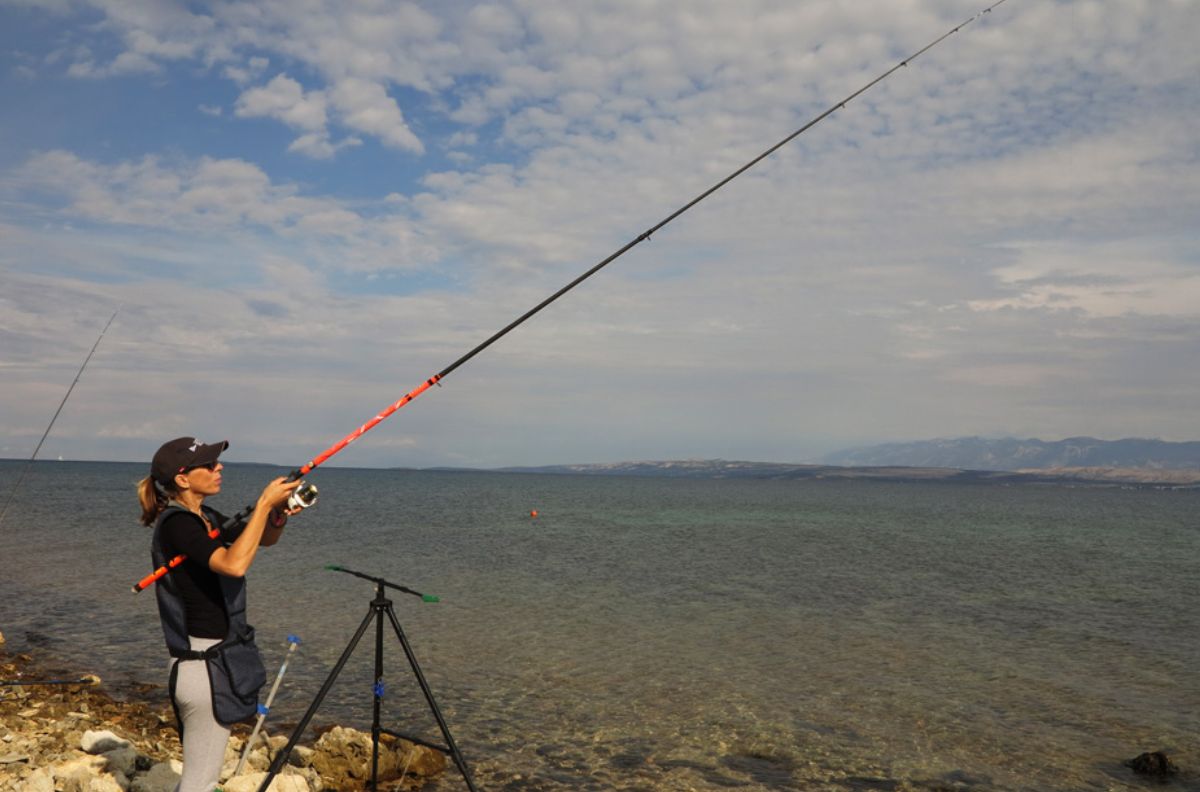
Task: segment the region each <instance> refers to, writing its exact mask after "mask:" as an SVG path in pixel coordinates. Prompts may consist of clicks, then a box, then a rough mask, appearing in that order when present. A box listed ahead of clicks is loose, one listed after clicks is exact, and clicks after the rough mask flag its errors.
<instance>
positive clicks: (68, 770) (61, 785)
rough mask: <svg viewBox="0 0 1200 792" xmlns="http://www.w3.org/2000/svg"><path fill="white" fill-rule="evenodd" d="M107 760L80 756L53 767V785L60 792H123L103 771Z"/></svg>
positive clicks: (112, 778) (110, 776) (111, 777)
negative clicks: (60, 791)
mask: <svg viewBox="0 0 1200 792" xmlns="http://www.w3.org/2000/svg"><path fill="white" fill-rule="evenodd" d="M106 764H107V760H105V759H104V758H103V757H100V756H81V757H79V758H77V759H71V760H68V761H66V762H62V763H60V764H57V765H54V766H53V767H52V768H51V770H52V771H53V773H54V785H55V787H56V788H58V789H60V790H62V792H124V790H123V789H122V788H121V785H120V784H118V783H117V780H116V778H114V777H113V776H112V775H110V774H109V773H107V772H105V771H104V766H105V765H106Z"/></svg>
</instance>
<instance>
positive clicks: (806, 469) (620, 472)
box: [496, 459, 1200, 489]
mask: <svg viewBox="0 0 1200 792" xmlns="http://www.w3.org/2000/svg"><path fill="white" fill-rule="evenodd" d="M496 472H503V473H542V474H559V475H590V476H658V477H669V478H693V479H718V478H720V479H730V478H742V479H776V480H780V479H782V480H805V479H808V480H834V479H842V480H874V481H898V482H899V481H927V482H944V483H948V484H1010V485H1011V484H1078V485H1089V486H1110V487H1112V486H1124V487H1131V486H1132V487H1147V488H1172V489H1175V488H1200V470H1149V469H1142V468H1091V467H1061V468H1045V469H1036V470H1034V469H1030V470H1014V471H1007V470H969V469H961V468H940V467H905V466H900V465H890V466H864V467H847V466H838V465H789V464H783V463H773V462H740V461H728V460H723V459H708V460H686V461H664V462H618V463H612V464H581V465H543V466H539V467H509V468H501V469H500V470H499V471H496Z"/></svg>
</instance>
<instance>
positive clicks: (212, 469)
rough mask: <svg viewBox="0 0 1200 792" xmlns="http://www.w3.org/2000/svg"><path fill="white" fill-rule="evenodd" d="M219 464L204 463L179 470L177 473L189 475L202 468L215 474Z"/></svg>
mask: <svg viewBox="0 0 1200 792" xmlns="http://www.w3.org/2000/svg"><path fill="white" fill-rule="evenodd" d="M219 464H221V463H220V462H215V461H214V462H205V463H203V464H200V465H192V466H191V467H185V468H183V469H182V470H180V471H179V472H180V473H190V472H191V471H193V470H196V469H197V468H204V469H205V470H207V471H208V472H209V473H215V472H216V470H217V465H219Z"/></svg>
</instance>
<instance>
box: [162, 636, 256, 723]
mask: <svg viewBox="0 0 1200 792" xmlns="http://www.w3.org/2000/svg"><path fill="white" fill-rule="evenodd" d="M172 654H174V655H175V656H176V657H177V658H179V659H180V660H203V661H204V662H205V665H206V666H207V667H208V681H209V687H210V688H211V689H212V706H213V716H214V717H215V718H216V719H217V722H218V723H220V724H221V725H223V726H230V725H232V724H234V723H239V722H241V721H244V720H246V719H248V718H251V717H253V716H254V715H256V714H257V713H258V691H259V690H261V689H262V686H263V685H265V684H266V682H267V669H266V666H264V665H263V661H262V655H260V654H259V653H258V647H257V646H255V645H254V628H253V627H250V626H248V625H247V626H246V628H245V629H244V631H243V632H242V634H241V635H239V636H237V637H236V638H230V639H227V640H225V641H222V642H221V643H219V644H217V645H216V646H213V647H211V648H209V649H205V650H204V651H203V652H196V651H186V652H173V653H172ZM176 665H178V663H177V664H176ZM175 675H176V669H174V668H173V669H172V673H171V682H172V684H171V697H172V700H174V693H175V691H174V687H175V686H174V681H175Z"/></svg>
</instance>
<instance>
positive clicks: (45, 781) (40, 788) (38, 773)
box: [21, 767, 54, 792]
mask: <svg viewBox="0 0 1200 792" xmlns="http://www.w3.org/2000/svg"><path fill="white" fill-rule="evenodd" d="M21 790H22V792H54V774H53V773H51V772H50V768H49V767H39V768H38V769H37V770H34V771H33V772H32V773H30V774H29V775H27V776H25V778H24V779H23V780H22V781H21Z"/></svg>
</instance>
